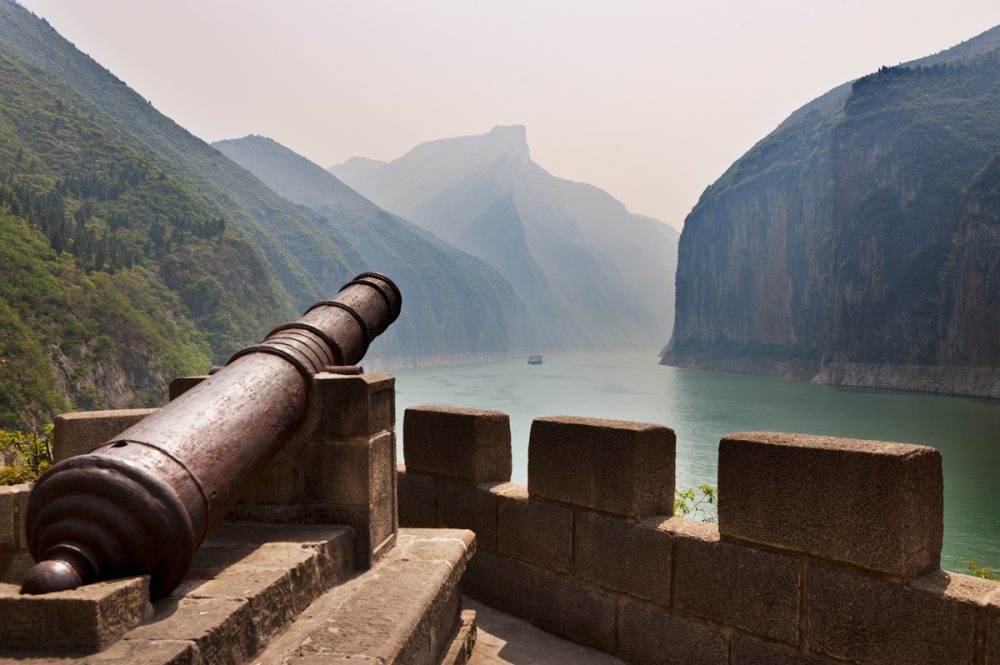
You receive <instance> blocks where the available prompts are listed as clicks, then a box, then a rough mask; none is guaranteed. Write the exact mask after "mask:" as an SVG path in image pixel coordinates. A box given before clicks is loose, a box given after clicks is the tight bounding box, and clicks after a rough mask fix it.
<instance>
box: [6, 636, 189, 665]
mask: <svg viewBox="0 0 1000 665" xmlns="http://www.w3.org/2000/svg"><path fill="white" fill-rule="evenodd" d="M0 654H3V652H2V651H0ZM13 656H14V657H13V658H12V659H10V660H7V659H4V658H3V657H2V655H0V662H2V663H5V664H7V663H9V662H17V663H21V664H22V665H68V664H69V663H85V664H86V665H200V662H201V661H199V659H198V650H197V649H196V648H195V646H194V644H192V643H191V642H177V641H153V640H130V639H122V640H120V641H118V642H116V643H115V644H114V645H112V646H111V647H109V648H107V649H105V650H104V651H101V652H99V653H95V654H89V655H88V656H86V657H85V658H81V657H79V656H77V657H72V656H68V655H65V654H64V655H62V656H55V655H53V656H52V657H50V658H46V657H44V656H41V657H30V656H27V655H26V654H25V653H16V652H15V653H13Z"/></svg>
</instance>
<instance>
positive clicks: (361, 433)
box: [308, 372, 396, 439]
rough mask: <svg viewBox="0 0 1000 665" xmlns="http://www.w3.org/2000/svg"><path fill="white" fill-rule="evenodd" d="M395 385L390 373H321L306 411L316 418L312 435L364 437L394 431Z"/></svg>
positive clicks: (339, 437) (321, 436) (314, 383)
mask: <svg viewBox="0 0 1000 665" xmlns="http://www.w3.org/2000/svg"><path fill="white" fill-rule="evenodd" d="M395 385H396V379H395V378H394V377H393V376H392V375H390V374H384V373H373V374H358V375H354V376H348V375H342V374H330V373H326V372H321V373H320V374H317V375H316V377H315V379H314V380H313V390H312V396H311V398H310V404H309V407H308V408H309V412H310V414H311V415H314V417H315V418H316V419H317V420H316V421H315V424H314V425H313V426H312V427H310V429H311V430H312V431H313V432H314V436H317V437H320V438H332V439H350V438H354V437H367V436H370V435H371V434H374V433H375V432H382V431H392V430H393V429H394V428H395V419H396V407H395V404H396V402H395V399H396V393H395V390H394V388H395Z"/></svg>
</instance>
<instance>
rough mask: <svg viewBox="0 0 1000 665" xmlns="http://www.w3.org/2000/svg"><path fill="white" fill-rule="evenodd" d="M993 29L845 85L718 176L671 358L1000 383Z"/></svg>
mask: <svg viewBox="0 0 1000 665" xmlns="http://www.w3.org/2000/svg"><path fill="white" fill-rule="evenodd" d="M997 46H1000V29H994V30H992V31H990V32H988V33H985V34H984V35H981V36H980V37H978V38H976V39H975V40H970V42H967V43H965V44H963V45H961V46H959V47H956V49H953V51H952V55H953V57H952V58H949V57H948V52H945V53H943V54H937V55H936V56H932V58H929V59H926V60H925V61H920V62H919V63H915V64H914V65H913V66H904V67H895V68H883V70H881V71H880V72H879V73H877V74H874V75H872V76H869V77H865V78H863V79H860V80H859V81H857V82H855V83H854V84H853V85H852V86H850V87H845V86H842V87H840V88H837V89H835V90H833V91H831V92H830V93H828V94H827V95H824V96H823V97H821V98H819V99H817V100H816V101H814V102H812V103H811V104H810V105H807V106H806V107H804V108H803V109H800V110H799V111H797V112H796V113H795V114H793V115H792V116H791V117H790V118H789V120H787V121H786V122H785V123H783V124H782V125H781V126H780V127H779V128H778V129H777V130H776V131H775V132H774V133H773V134H771V135H770V136H768V137H767V138H765V139H764V140H763V141H761V142H760V143H759V144H757V145H756V146H755V147H754V148H753V149H752V150H751V151H750V152H749V153H747V155H745V156H744V157H743V158H742V159H740V160H739V161H738V162H737V163H736V164H734V165H733V166H732V167H731V168H730V169H729V171H727V173H726V174H724V175H723V177H722V178H721V179H720V180H719V181H718V182H716V183H714V184H713V185H712V186H711V187H710V188H709V189H708V190H706V192H705V194H704V195H703V196H702V198H701V200H700V201H699V202H698V204H697V205H696V206H695V208H694V210H693V211H692V212H691V214H690V215H689V217H688V219H687V221H686V223H685V227H684V232H683V233H682V235H681V242H680V256H679V262H678V274H677V294H676V302H677V317H676V322H675V327H674V334H673V338H672V340H671V343H670V345H669V347H668V348H667V350H666V352H665V353H664V362H666V363H669V364H677V365H682V366H695V367H710V368H716V369H725V370H732V371H743V372H752V373H766V374H776V375H784V376H793V377H797V378H812V379H819V380H822V381H825V382H830V383H845V384H851V385H865V386H873V387H891V388H902V389H915V390H933V391H941V392H955V393H961V394H973V395H994V393H996V389H995V386H996V384H997V383H998V382H997V381H996V379H994V378H991V377H992V373H993V372H994V371H995V370H993V369H992V368H995V367H997V366H998V365H1000V363H998V362H997V360H998V358H997V356H998V351H997V349H996V344H995V343H994V342H993V339H992V336H991V335H990V334H987V333H986V331H987V330H988V329H989V327H990V326H992V327H993V328H996V326H997V324H998V323H1000V312H998V311H997V310H996V309H995V307H993V308H992V309H991V307H992V306H991V305H990V304H989V299H990V295H991V292H990V288H993V289H994V291H992V293H996V292H997V291H996V287H997V286H998V285H997V284H993V283H991V282H990V280H991V279H993V278H992V275H993V272H995V270H996V267H997V264H998V263H1000V258H998V257H1000V254H998V253H996V252H995V251H994V253H992V254H990V249H995V246H994V247H991V246H990V244H989V243H990V238H992V236H991V235H990V232H989V230H988V229H989V228H990V224H989V222H987V221H986V220H987V219H989V218H990V215H991V214H994V213H991V211H992V210H993V208H991V207H990V204H987V203H984V201H985V200H986V199H988V198H989V195H988V193H989V192H991V191H995V190H994V189H993V187H994V186H995V182H996V181H995V180H991V178H993V177H994V176H992V175H991V174H992V171H993V170H994V169H996V167H995V166H992V162H990V164H991V166H984V165H987V162H989V161H990V158H991V157H992V156H993V155H994V154H995V152H996V151H997V150H998V149H1000V113H998V110H997V109H1000V104H998V102H1000V97H998V93H997V91H998V90H1000V85H998V84H1000V56H998V55H997V54H996V53H995V52H994V50H995V49H996V48H997ZM929 63H930V65H929ZM928 65H929V66H928ZM977 173H978V174H979V175H977ZM991 386H993V387H991ZM995 396H1000V393H997V394H996V395H995Z"/></svg>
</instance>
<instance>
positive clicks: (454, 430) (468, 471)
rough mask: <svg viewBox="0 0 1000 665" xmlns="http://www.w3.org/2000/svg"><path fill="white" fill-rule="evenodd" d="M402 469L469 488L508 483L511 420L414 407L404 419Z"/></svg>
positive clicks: (502, 415) (492, 413) (496, 415)
mask: <svg viewBox="0 0 1000 665" xmlns="http://www.w3.org/2000/svg"><path fill="white" fill-rule="evenodd" d="M403 458H404V460H405V462H406V468H408V469H411V470H414V471H421V472H424V473H433V474H437V475H442V476H448V477H450V478H456V479H458V480H464V481H466V482H469V483H472V484H473V485H481V484H482V483H488V482H508V481H510V472H511V452H510V417H509V416H508V415H507V414H506V413H501V412H499V411H487V410H483V409H461V408H457V407H450V406H417V407H412V408H409V409H407V410H406V412H405V413H404V414H403Z"/></svg>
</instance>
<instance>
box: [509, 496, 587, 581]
mask: <svg viewBox="0 0 1000 665" xmlns="http://www.w3.org/2000/svg"><path fill="white" fill-rule="evenodd" d="M497 501H498V508H497V552H499V553H500V554H502V555H504V556H510V557H513V558H515V559H520V560H522V561H527V562H528V563H533V564H535V565H537V566H541V567H543V568H548V569H549V570H554V571H556V572H561V573H568V572H570V566H571V559H572V548H573V511H572V510H570V509H569V508H564V507H562V506H554V505H551V504H547V503H542V502H540V501H532V500H529V499H528V492H527V490H526V489H525V488H524V487H520V486H516V485H507V486H505V489H504V490H503V494H498V496H497Z"/></svg>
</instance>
